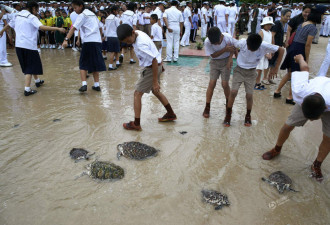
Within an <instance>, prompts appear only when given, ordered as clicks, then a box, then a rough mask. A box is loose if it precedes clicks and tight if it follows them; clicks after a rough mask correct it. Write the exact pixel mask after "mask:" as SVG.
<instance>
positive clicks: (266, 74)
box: [263, 68, 269, 80]
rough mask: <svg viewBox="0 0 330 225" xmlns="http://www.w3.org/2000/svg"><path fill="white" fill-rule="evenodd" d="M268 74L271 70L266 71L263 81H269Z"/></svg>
mask: <svg viewBox="0 0 330 225" xmlns="http://www.w3.org/2000/svg"><path fill="white" fill-rule="evenodd" d="M268 72H269V68H268V69H265V70H264V77H263V80H268Z"/></svg>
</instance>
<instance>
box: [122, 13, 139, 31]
mask: <svg viewBox="0 0 330 225" xmlns="http://www.w3.org/2000/svg"><path fill="white" fill-rule="evenodd" d="M120 19H121V21H122V23H123V24H128V25H130V26H131V27H133V26H136V23H137V16H136V14H135V13H134V12H133V11H131V10H126V11H125V12H124V13H123V14H122V15H121V18H120Z"/></svg>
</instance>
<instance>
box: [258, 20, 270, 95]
mask: <svg viewBox="0 0 330 225" xmlns="http://www.w3.org/2000/svg"><path fill="white" fill-rule="evenodd" d="M273 25H274V23H273V17H271V16H268V17H265V18H264V19H263V20H262V24H261V27H262V29H261V31H260V32H259V35H260V36H261V38H262V41H263V42H266V43H269V44H274V39H273V36H272V33H271V32H270V29H271V28H272V26H273ZM271 58H272V55H271V54H270V53H267V54H266V55H264V56H263V57H262V58H261V59H260V61H259V64H258V65H257V68H256V69H257V73H258V76H257V79H256V84H255V85H254V90H264V89H265V87H264V85H261V82H260V80H261V74H262V71H263V72H264V78H263V81H262V82H263V84H269V82H268V67H269V62H268V60H270V59H271Z"/></svg>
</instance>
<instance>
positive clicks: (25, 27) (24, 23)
mask: <svg viewBox="0 0 330 225" xmlns="http://www.w3.org/2000/svg"><path fill="white" fill-rule="evenodd" d="M9 26H10V27H12V28H13V29H14V30H15V33H16V41H15V47H18V48H25V49H30V50H38V47H37V43H38V42H37V38H38V30H39V27H41V26H43V25H42V23H41V22H40V21H39V19H38V18H37V17H36V16H35V15H32V14H31V13H30V12H29V11H27V10H22V11H20V12H19V13H17V14H16V18H15V19H13V20H11V21H10V22H9Z"/></svg>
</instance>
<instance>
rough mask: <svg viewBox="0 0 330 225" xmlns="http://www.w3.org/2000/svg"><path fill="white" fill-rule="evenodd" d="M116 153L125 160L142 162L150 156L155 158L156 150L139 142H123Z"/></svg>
mask: <svg viewBox="0 0 330 225" xmlns="http://www.w3.org/2000/svg"><path fill="white" fill-rule="evenodd" d="M117 149H118V151H119V152H120V153H121V154H122V155H123V156H125V157H126V158H130V159H136V160H142V159H146V158H148V157H151V156H156V155H157V153H158V150H157V149H155V148H154V147H151V146H149V145H146V144H143V143H140V142H135V141H131V142H124V143H123V144H119V145H118V146H117Z"/></svg>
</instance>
